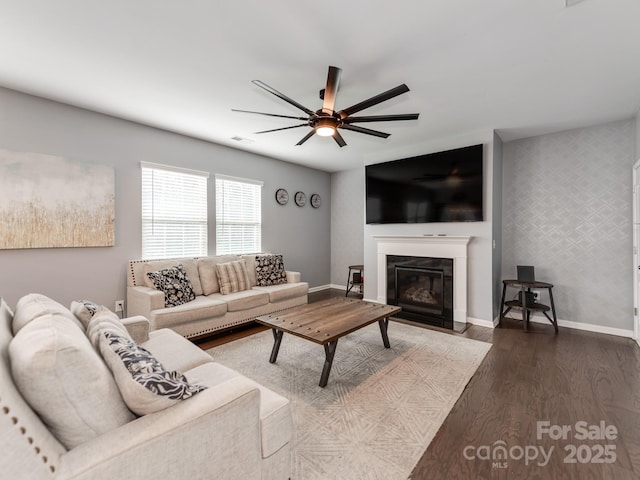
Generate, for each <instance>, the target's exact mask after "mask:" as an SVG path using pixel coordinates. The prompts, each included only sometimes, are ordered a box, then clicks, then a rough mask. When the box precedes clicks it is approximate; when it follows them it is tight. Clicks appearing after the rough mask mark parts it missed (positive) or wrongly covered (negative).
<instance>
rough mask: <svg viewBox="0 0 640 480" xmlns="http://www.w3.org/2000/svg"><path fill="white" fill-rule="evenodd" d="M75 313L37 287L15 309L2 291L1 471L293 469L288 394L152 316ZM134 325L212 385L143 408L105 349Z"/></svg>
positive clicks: (168, 360)
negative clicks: (154, 323) (140, 411)
mask: <svg viewBox="0 0 640 480" xmlns="http://www.w3.org/2000/svg"><path fill="white" fill-rule="evenodd" d="M74 313H76V315H74V314H73V313H71V312H70V310H69V309H67V308H66V307H64V306H62V305H60V304H59V303H57V302H55V301H53V300H51V299H49V298H47V297H45V296H43V295H38V294H29V295H27V296H25V297H23V298H22V299H20V301H19V302H18V304H17V305H16V309H15V315H14V314H13V312H12V311H11V309H10V308H9V307H8V306H7V304H6V303H5V302H4V300H2V299H0V356H1V358H2V361H1V363H0V458H1V459H2V461H1V462H0V465H1V469H0V478H3V479H4V478H6V479H11V480H40V479H53V480H70V479H74V480H113V479H117V478H135V479H136V480H145V479H149V480H151V479H153V480H157V479H158V478H189V479H194V480H196V479H210V478H216V479H229V480H237V479H240V478H243V479H244V478H246V479H281V480H286V479H287V478H289V476H290V469H291V465H290V445H291V440H292V434H293V424H292V416H291V408H290V404H289V401H288V400H287V399H286V398H284V397H282V396H280V395H278V394H276V393H274V392H273V391H270V390H268V389H266V388H265V387H263V386H261V385H259V384H258V383H256V382H255V381H253V380H250V379H248V378H246V377H244V376H242V375H240V374H239V373H237V372H235V371H233V370H231V369H229V368H226V367H224V366H223V365H220V364H218V363H214V362H213V361H212V359H211V357H210V356H209V355H207V354H206V353H205V352H204V351H202V350H201V349H199V348H198V347H196V346H195V345H193V344H192V343H191V342H190V341H188V340H186V339H185V338H184V337H182V336H181V335H178V334H177V333H175V332H173V331H172V330H168V329H160V330H156V331H149V323H148V321H147V320H146V319H145V318H143V317H134V318H129V319H125V320H124V321H122V322H121V323H118V320H117V317H116V320H114V317H115V314H113V313H111V312H106V311H105V309H101V310H99V311H98V312H97V313H95V315H93V316H89V317H88V323H85V321H86V320H87V319H85V318H84V317H82V316H78V315H77V312H76V310H75V307H74ZM123 325H124V326H125V327H126V330H128V331H129V332H131V333H132V335H131V337H132V338H133V340H135V341H136V342H137V345H136V348H139V346H143V347H145V348H146V349H147V350H148V351H150V352H151V353H152V355H153V356H155V358H156V359H157V360H159V361H160V363H161V364H162V366H163V367H164V368H165V369H167V370H174V369H175V370H178V371H180V372H182V373H184V376H185V377H186V380H187V381H188V382H189V383H190V384H191V386H194V385H195V386H197V387H198V388H199V389H202V388H204V389H203V390H201V391H199V392H196V393H195V394H192V395H191V396H190V397H189V398H186V399H180V400H176V399H173V398H169V397H165V396H162V398H161V400H162V401H163V402H166V401H168V402H170V403H171V404H170V405H169V406H166V407H165V406H162V407H160V408H159V409H158V405H155V406H154V408H155V409H156V410H157V411H154V413H147V414H145V415H136V414H134V413H132V411H131V410H130V408H131V407H132V406H133V405H131V404H130V402H131V401H133V402H134V403H135V402H137V401H138V400H137V399H138V397H137V396H135V397H134V398H133V400H132V398H131V397H130V396H127V395H126V391H125V389H123V386H122V384H121V383H120V382H121V381H122V379H121V378H120V377H119V376H118V374H117V373H116V370H115V367H114V365H112V364H111V363H110V362H106V363H108V366H106V364H105V360H107V357H106V352H105V351H104V350H103V347H104V346H105V345H107V346H108V345H109V344H108V343H105V342H108V340H106V341H103V340H104V339H108V338H109V337H108V335H107V334H106V333H105V332H121V334H122V335H123V336H122V338H124V336H125V335H127V333H122V332H126V331H125V330H124V328H123ZM85 326H86V330H85ZM133 340H132V343H134V342H133ZM134 344H135V343H134ZM96 345H98V346H99V347H100V348H99V349H97V348H98V347H97V346H96ZM99 352H102V355H101V354H100V353H99ZM103 358H104V360H103ZM118 358H119V357H118ZM111 372H113V373H111ZM127 373H128V372H127ZM129 377H131V374H129ZM129 380H130V379H129ZM134 384H135V381H134ZM127 385H128V384H127ZM136 387H137V388H143V387H140V386H139V385H138V384H136ZM143 389H144V388H143ZM136 392H137V391H136ZM138 393H139V392H138ZM138 393H136V395H138ZM146 393H149V391H147V392H146ZM151 395H154V394H153V393H151ZM163 395H167V392H165V393H164V394H163ZM125 398H126V399H127V400H126V401H125ZM154 398H155V397H154Z"/></svg>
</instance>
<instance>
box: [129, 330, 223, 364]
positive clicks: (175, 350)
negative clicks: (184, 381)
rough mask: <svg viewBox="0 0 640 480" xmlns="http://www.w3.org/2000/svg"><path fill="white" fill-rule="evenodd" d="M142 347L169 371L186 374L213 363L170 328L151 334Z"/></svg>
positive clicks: (197, 348)
mask: <svg viewBox="0 0 640 480" xmlns="http://www.w3.org/2000/svg"><path fill="white" fill-rule="evenodd" d="M140 346H141V347H144V348H146V349H147V350H149V351H150V352H151V353H152V354H153V356H154V357H156V358H157V359H158V361H159V362H160V363H161V364H162V365H163V366H164V368H166V369H167V370H179V371H181V372H185V371H186V370H189V369H191V368H194V367H197V366H198V365H202V364H203V363H207V362H211V361H212V360H211V356H210V355H209V354H207V353H206V352H205V351H204V350H202V349H201V348H200V347H198V346H197V345H194V344H193V343H191V342H190V341H189V340H187V339H186V338H184V337H183V336H182V335H180V334H179V333H176V332H174V331H173V330H171V329H169V328H161V329H160V330H154V331H153V332H149V339H148V340H147V341H146V342H143V343H141V344H140Z"/></svg>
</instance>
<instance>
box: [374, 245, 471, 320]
mask: <svg viewBox="0 0 640 480" xmlns="http://www.w3.org/2000/svg"><path fill="white" fill-rule="evenodd" d="M373 238H374V240H375V241H376V263H377V282H378V296H377V301H378V302H380V303H387V255H406V256H411V257H437V258H451V259H453V321H454V322H459V323H466V322H467V258H468V253H467V245H468V244H469V242H470V241H471V237H463V236H452V235H373Z"/></svg>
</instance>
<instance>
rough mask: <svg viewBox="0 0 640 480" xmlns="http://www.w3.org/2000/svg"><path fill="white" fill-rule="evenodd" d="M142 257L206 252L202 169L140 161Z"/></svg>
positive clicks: (207, 176) (188, 254)
mask: <svg viewBox="0 0 640 480" xmlns="http://www.w3.org/2000/svg"><path fill="white" fill-rule="evenodd" d="M140 165H141V167H142V258H171V257H187V256H200V255H206V254H207V178H209V174H208V173H206V172H198V171H195V170H187V169H183V168H177V167H169V166H165V165H156V164H153V163H147V162H141V163H140Z"/></svg>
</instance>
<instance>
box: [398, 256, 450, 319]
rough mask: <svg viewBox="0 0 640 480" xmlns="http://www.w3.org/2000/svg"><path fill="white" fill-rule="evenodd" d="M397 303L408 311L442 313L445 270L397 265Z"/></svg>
mask: <svg viewBox="0 0 640 480" xmlns="http://www.w3.org/2000/svg"><path fill="white" fill-rule="evenodd" d="M395 282H396V289H395V290H396V302H395V303H396V305H398V306H400V307H402V309H403V310H405V311H407V312H415V313H422V314H425V313H426V314H431V315H438V316H440V315H442V314H443V312H444V272H443V271H442V270H437V269H431V268H423V267H406V266H396V267H395Z"/></svg>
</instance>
